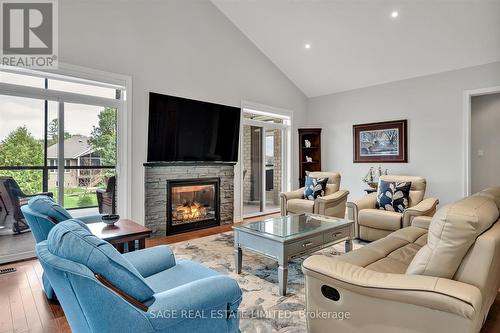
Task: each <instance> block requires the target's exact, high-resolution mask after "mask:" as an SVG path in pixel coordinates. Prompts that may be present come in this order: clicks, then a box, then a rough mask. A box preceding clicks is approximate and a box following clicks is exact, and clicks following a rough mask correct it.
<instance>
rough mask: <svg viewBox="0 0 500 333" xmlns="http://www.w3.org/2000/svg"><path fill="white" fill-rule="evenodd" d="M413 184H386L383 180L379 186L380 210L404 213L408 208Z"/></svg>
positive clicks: (378, 199)
mask: <svg viewBox="0 0 500 333" xmlns="http://www.w3.org/2000/svg"><path fill="white" fill-rule="evenodd" d="M410 188H411V182H403V183H397V182H386V181H383V180H381V181H380V183H379V185H378V192H377V207H378V209H383V210H388V211H391V212H398V213H402V212H404V211H405V209H406V208H408V198H409V196H410Z"/></svg>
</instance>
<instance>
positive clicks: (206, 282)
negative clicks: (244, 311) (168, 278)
mask: <svg viewBox="0 0 500 333" xmlns="http://www.w3.org/2000/svg"><path fill="white" fill-rule="evenodd" d="M154 298H155V301H154V303H153V304H151V305H150V306H149V309H148V314H147V315H148V316H149V320H150V322H151V325H152V326H153V327H154V328H155V329H156V330H163V329H165V328H168V327H171V326H174V325H177V324H179V323H180V322H181V321H183V320H187V319H190V317H189V316H190V314H193V315H194V316H195V317H193V318H191V319H197V318H199V317H200V316H203V318H213V319H222V320H234V319H235V318H237V315H238V306H239V305H240V303H241V289H240V287H239V286H238V283H237V282H236V281H235V280H233V279H231V278H229V277H227V276H224V275H219V276H211V277H207V278H204V279H201V280H197V281H193V282H190V283H187V284H185V285H182V286H180V287H177V288H173V289H170V290H167V291H163V292H161V293H157V294H155V295H154ZM169 317H170V318H169Z"/></svg>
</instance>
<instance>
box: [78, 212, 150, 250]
mask: <svg viewBox="0 0 500 333" xmlns="http://www.w3.org/2000/svg"><path fill="white" fill-rule="evenodd" d="M87 226H88V227H89V229H90V231H91V232H92V233H93V234H94V235H96V236H97V237H99V238H100V239H103V240H105V241H107V242H108V243H111V244H112V245H113V246H114V247H116V249H117V250H118V251H119V252H120V253H123V252H124V250H125V244H127V247H128V251H129V252H130V251H135V250H140V249H144V248H145V247H146V238H147V237H149V236H150V235H151V230H150V229H148V228H146V227H145V226H143V225H140V224H138V223H135V222H134V221H132V220H127V219H122V220H119V221H118V222H116V223H115V224H114V225H108V224H106V223H104V222H98V223H90V224H87ZM135 241H138V242H137V243H138V246H137V247H136V243H135Z"/></svg>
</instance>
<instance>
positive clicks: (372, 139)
mask: <svg viewBox="0 0 500 333" xmlns="http://www.w3.org/2000/svg"><path fill="white" fill-rule="evenodd" d="M407 123H408V121H407V120H406V119H405V120H395V121H384V122H381V123H371V124H360V125H353V127H352V133H353V138H354V161H353V162H354V163H364V162H367V163H368V162H383V163H407V162H408V150H407Z"/></svg>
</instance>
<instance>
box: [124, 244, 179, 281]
mask: <svg viewBox="0 0 500 333" xmlns="http://www.w3.org/2000/svg"><path fill="white" fill-rule="evenodd" d="M123 257H124V258H125V259H127V260H128V261H129V262H130V263H131V264H132V266H134V267H135V268H136V269H137V270H138V271H139V273H140V274H141V275H142V276H143V277H145V278H146V277H148V276H151V275H153V274H156V273H159V272H161V271H164V270H166V269H169V268H171V267H173V266H175V256H174V253H173V252H172V249H170V247H168V246H166V245H159V246H154V247H149V248H147V249H142V250H138V251H132V252H127V253H124V254H123Z"/></svg>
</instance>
